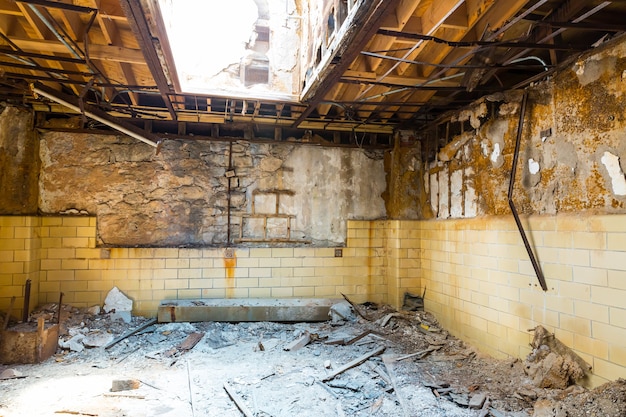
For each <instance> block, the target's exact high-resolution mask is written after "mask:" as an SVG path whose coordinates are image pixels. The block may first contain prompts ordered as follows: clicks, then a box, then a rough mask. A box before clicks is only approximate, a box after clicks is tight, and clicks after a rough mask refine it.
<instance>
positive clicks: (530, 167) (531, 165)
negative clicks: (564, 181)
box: [528, 158, 540, 175]
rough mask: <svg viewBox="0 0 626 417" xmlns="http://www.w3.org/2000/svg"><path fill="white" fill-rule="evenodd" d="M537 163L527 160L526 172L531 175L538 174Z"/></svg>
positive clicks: (531, 159)
mask: <svg viewBox="0 0 626 417" xmlns="http://www.w3.org/2000/svg"><path fill="white" fill-rule="evenodd" d="M539 169H540V168H539V162H537V161H535V160H534V159H533V158H530V159H529V160H528V172H530V173H531V174H533V175H534V174H536V173H538V172H539Z"/></svg>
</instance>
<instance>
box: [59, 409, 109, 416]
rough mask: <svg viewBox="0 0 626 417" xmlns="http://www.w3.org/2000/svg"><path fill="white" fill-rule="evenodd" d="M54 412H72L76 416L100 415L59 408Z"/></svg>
mask: <svg viewBox="0 0 626 417" xmlns="http://www.w3.org/2000/svg"><path fill="white" fill-rule="evenodd" d="M54 414H71V415H74V416H93V417H97V416H98V414H92V413H83V412H82V411H72V410H59V411H55V412H54Z"/></svg>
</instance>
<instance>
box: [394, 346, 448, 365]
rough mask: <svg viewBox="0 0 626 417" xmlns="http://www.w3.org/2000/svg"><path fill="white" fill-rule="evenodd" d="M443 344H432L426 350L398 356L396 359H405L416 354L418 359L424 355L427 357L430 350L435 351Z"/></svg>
mask: <svg viewBox="0 0 626 417" xmlns="http://www.w3.org/2000/svg"><path fill="white" fill-rule="evenodd" d="M442 347H443V346H431V347H429V348H428V349H425V350H420V351H419V352H415V353H409V354H408V355H404V356H400V357H398V358H396V361H397V362H399V361H403V360H405V359H409V358H413V357H415V356H417V357H418V359H422V358H423V357H425V356H426V355H428V354H429V353H430V352H434V351H436V350H439V349H441V348H442Z"/></svg>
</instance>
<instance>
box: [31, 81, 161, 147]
mask: <svg viewBox="0 0 626 417" xmlns="http://www.w3.org/2000/svg"><path fill="white" fill-rule="evenodd" d="M33 92H34V93H35V94H39V95H41V96H43V97H46V98H47V99H49V100H52V101H54V102H56V103H59V104H61V105H63V106H65V107H67V108H69V109H71V110H74V111H77V112H79V113H83V114H84V115H85V116H88V117H90V118H92V119H94V120H97V121H99V122H100V123H104V124H105V125H107V126H109V127H111V128H113V129H115V130H117V131H118V132H121V133H124V134H125V135H128V136H131V137H133V138H135V139H137V140H140V141H142V142H144V143H146V144H148V145H150V146H153V147H155V148H158V143H159V142H160V141H161V139H160V138H159V137H158V136H156V135H154V134H152V133H150V132H146V131H143V130H141V129H139V128H138V127H136V126H134V125H132V124H130V123H128V122H126V121H124V120H119V119H116V118H114V117H111V116H109V115H108V114H107V113H105V112H103V111H102V110H99V109H97V108H95V107H92V106H90V105H88V104H82V105H80V103H78V100H77V99H76V98H75V97H72V96H68V95H65V94H62V93H60V92H58V91H54V90H51V89H49V88H47V87H45V86H43V85H41V84H38V85H36V86H35V87H34V88H33ZM81 108H82V110H83V111H82V112H81Z"/></svg>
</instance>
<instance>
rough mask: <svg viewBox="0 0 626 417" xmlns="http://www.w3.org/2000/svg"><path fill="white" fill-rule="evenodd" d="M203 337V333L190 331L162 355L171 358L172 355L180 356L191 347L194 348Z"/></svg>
mask: <svg viewBox="0 0 626 417" xmlns="http://www.w3.org/2000/svg"><path fill="white" fill-rule="evenodd" d="M203 337H204V333H199V332H194V333H191V334H190V335H189V336H187V337H186V338H185V340H183V341H182V342H180V343H179V344H178V345H176V346H174V347H173V348H171V349H169V350H167V351H166V352H165V353H164V354H163V356H165V357H166V358H171V357H172V356H180V355H182V354H184V353H185V352H189V351H190V350H191V349H193V348H194V346H196V345H197V344H198V342H199V341H200V340H202V338H203ZM172 365H173V364H172Z"/></svg>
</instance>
